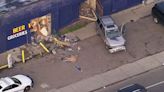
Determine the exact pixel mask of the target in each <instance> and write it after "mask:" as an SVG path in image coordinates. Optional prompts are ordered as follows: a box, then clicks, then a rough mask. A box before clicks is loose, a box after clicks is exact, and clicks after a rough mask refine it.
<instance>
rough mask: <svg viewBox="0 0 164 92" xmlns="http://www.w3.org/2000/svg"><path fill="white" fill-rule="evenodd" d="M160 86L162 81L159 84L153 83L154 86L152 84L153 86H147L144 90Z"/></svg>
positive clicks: (163, 82)
mask: <svg viewBox="0 0 164 92" xmlns="http://www.w3.org/2000/svg"><path fill="white" fill-rule="evenodd" d="M161 84H164V81H161V82H158V83H155V84H153V85H150V86H147V87H146V89H149V88H152V87H155V86H158V85H161Z"/></svg>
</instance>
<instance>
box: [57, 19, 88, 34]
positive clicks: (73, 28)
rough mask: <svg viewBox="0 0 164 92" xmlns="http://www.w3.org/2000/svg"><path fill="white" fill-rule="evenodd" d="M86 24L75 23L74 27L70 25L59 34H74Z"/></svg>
mask: <svg viewBox="0 0 164 92" xmlns="http://www.w3.org/2000/svg"><path fill="white" fill-rule="evenodd" d="M87 24H88V23H80V22H79V23H76V24H74V25H71V26H69V27H67V28H65V29H63V30H61V31H60V34H66V33H70V32H74V31H76V30H78V29H80V28H83V27H85V26H86V25H87Z"/></svg>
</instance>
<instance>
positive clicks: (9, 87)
mask: <svg viewBox="0 0 164 92" xmlns="http://www.w3.org/2000/svg"><path fill="white" fill-rule="evenodd" d="M32 85H33V81H32V79H31V78H29V77H27V76H25V75H15V76H12V77H5V78H1V79H0V92H27V91H29V90H30V88H31V87H32Z"/></svg>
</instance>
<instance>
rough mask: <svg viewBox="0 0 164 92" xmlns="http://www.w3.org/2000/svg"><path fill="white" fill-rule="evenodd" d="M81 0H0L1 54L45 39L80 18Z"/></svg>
mask: <svg viewBox="0 0 164 92" xmlns="http://www.w3.org/2000/svg"><path fill="white" fill-rule="evenodd" d="M82 1H83V0H23V1H22V0H3V1H0V7H2V8H1V9H0V44H1V45H0V53H2V52H5V51H7V50H9V49H12V48H15V47H18V46H21V45H23V44H26V43H30V42H31V40H32V37H36V38H41V39H42V38H44V37H46V36H48V35H50V34H55V33H57V32H58V30H59V29H60V28H62V27H64V26H66V25H68V24H70V23H71V22H73V21H74V20H75V19H77V18H79V8H80V4H81V2H82Z"/></svg>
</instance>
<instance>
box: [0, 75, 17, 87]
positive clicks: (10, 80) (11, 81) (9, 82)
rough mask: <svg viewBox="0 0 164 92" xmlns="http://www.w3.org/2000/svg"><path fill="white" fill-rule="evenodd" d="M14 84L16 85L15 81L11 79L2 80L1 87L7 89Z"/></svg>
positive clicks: (0, 80) (0, 81)
mask: <svg viewBox="0 0 164 92" xmlns="http://www.w3.org/2000/svg"><path fill="white" fill-rule="evenodd" d="M12 84H14V81H13V80H12V79H11V78H9V77H5V78H1V79H0V86H2V88H4V87H7V86H8V85H12Z"/></svg>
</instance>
